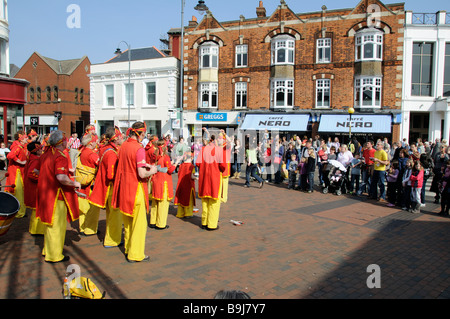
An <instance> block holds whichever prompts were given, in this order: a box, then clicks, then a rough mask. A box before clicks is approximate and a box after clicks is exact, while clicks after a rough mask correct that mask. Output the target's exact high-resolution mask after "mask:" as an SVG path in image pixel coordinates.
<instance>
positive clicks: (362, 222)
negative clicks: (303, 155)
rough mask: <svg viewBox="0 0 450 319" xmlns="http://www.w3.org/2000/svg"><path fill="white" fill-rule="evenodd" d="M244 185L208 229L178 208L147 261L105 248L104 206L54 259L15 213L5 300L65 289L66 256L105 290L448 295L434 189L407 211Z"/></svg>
mask: <svg viewBox="0 0 450 319" xmlns="http://www.w3.org/2000/svg"><path fill="white" fill-rule="evenodd" d="M243 184H244V180H243V179H240V180H235V179H231V180H230V190H229V201H228V203H226V204H223V205H222V208H221V214H220V223H219V225H220V229H219V230H218V231H214V232H209V231H205V230H202V229H201V228H200V214H201V211H200V212H199V213H198V214H195V216H194V218H192V219H187V220H180V219H178V218H176V217H175V214H176V209H175V207H173V206H172V207H171V209H170V212H169V218H168V224H169V225H170V228H169V229H167V230H163V231H159V230H154V229H148V232H147V241H146V253H147V254H148V255H149V256H150V262H146V263H136V264H129V263H127V262H126V260H125V257H124V253H123V249H120V248H117V249H116V248H114V249H105V248H103V246H102V239H103V236H104V229H105V214H104V212H102V213H101V216H100V225H99V230H100V233H99V234H98V235H97V236H93V237H80V236H79V235H78V231H77V225H78V224H77V223H76V222H75V223H73V224H72V225H68V229H67V236H66V245H65V253H66V254H67V255H69V256H70V257H71V259H70V261H69V262H68V263H65V264H63V263H60V264H55V265H52V264H47V263H45V262H44V260H43V258H42V257H41V250H42V245H43V238H42V237H39V236H38V237H33V236H31V235H30V234H29V233H28V218H24V219H16V220H15V221H14V223H13V225H12V228H11V229H10V231H9V232H8V234H6V235H5V236H3V237H0V250H1V252H2V253H1V254H0V298H3V299H6V298H10V299H15V298H18V299H20V298H22V299H29V298H41V299H50V298H56V299H58V298H61V288H62V282H63V279H64V274H65V271H66V267H67V266H68V265H69V264H77V265H79V266H80V268H81V275H82V276H84V277H89V278H91V279H93V280H94V282H95V283H96V284H97V286H98V287H99V288H100V289H101V290H106V292H107V298H108V299H126V298H130V299H158V298H163V299H211V298H213V297H214V295H215V293H216V292H218V291H219V290H221V289H238V290H242V291H245V292H247V293H248V294H249V295H250V296H251V297H252V298H253V299H295V298H306V299H319V298H323V299H325V298H327V299H330V298H356V299H358V298H364V299H365V298H378V299H381V298H430V299H437V298H448V297H450V289H449V287H450V249H449V247H450V219H449V218H444V217H440V216H439V215H437V212H439V207H438V205H436V204H433V203H432V197H428V198H427V199H428V201H427V205H426V207H425V208H423V209H422V213H420V214H411V213H408V212H404V211H402V210H399V208H388V207H386V206H385V205H383V204H381V203H378V202H376V201H373V200H366V199H365V198H359V197H352V196H349V195H342V196H336V195H334V194H322V193H321V192H320V191H315V192H314V193H312V194H308V193H303V192H299V191H294V190H288V189H287V186H286V185H284V184H283V185H273V184H266V185H264V187H263V188H262V189H258V188H257V183H252V184H251V188H244V187H243ZM174 185H176V177H174ZM430 195H431V194H430ZM197 207H199V208H201V202H200V200H199V201H198V202H197ZM230 220H239V221H243V222H244V224H243V225H242V226H235V225H234V224H232V223H231V222H230ZM372 264H376V265H378V266H379V267H380V270H381V277H380V278H381V288H379V289H376V288H375V289H369V288H368V287H367V278H368V277H369V276H370V275H371V273H369V272H367V267H368V266H369V265H372Z"/></svg>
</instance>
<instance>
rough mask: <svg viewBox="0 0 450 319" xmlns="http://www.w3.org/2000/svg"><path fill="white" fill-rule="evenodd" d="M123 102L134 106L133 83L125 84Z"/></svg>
mask: <svg viewBox="0 0 450 319" xmlns="http://www.w3.org/2000/svg"><path fill="white" fill-rule="evenodd" d="M125 104H126V106H127V107H128V105H131V106H134V83H126V84H125Z"/></svg>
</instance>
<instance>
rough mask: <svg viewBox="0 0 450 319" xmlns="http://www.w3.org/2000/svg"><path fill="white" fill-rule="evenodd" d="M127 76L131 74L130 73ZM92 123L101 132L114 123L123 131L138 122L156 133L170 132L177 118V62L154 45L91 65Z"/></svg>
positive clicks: (164, 133)
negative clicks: (129, 55)
mask: <svg viewBox="0 0 450 319" xmlns="http://www.w3.org/2000/svg"><path fill="white" fill-rule="evenodd" d="M129 75H130V76H129ZM89 77H90V82H91V123H94V124H95V125H96V128H97V132H100V134H102V133H103V132H104V131H105V130H106V128H107V127H109V126H113V125H116V126H118V127H120V129H121V130H122V131H123V132H125V131H126V130H127V129H128V127H130V126H131V125H132V124H133V123H135V122H137V121H142V122H145V123H146V124H147V132H148V133H151V134H157V135H158V136H162V135H166V134H171V135H172V136H173V135H174V134H173V128H176V127H177V124H178V123H179V121H178V120H177V116H178V117H179V115H178V113H177V111H176V107H177V103H178V99H179V98H178V83H179V61H178V60H177V59H176V58H174V57H169V56H166V55H165V54H164V53H163V52H161V51H159V50H158V49H156V48H155V47H149V48H141V49H132V50H131V65H130V63H129V58H128V51H125V52H123V53H122V54H121V55H117V56H116V57H115V58H113V59H111V60H109V61H107V62H105V63H102V64H92V65H91V74H90V75H89Z"/></svg>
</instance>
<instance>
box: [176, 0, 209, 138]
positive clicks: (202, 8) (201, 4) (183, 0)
mask: <svg viewBox="0 0 450 319" xmlns="http://www.w3.org/2000/svg"><path fill="white" fill-rule="evenodd" d="M185 4H186V0H181V43H180V47H181V52H180V62H181V65H180V102H179V103H180V137H183V103H184V100H183V99H184V6H185ZM194 9H195V10H197V11H198V12H199V13H200V14H203V13H204V12H205V11H208V10H209V8H208V7H207V6H206V5H205V1H203V0H199V1H198V4H197V5H196V6H195V7H194Z"/></svg>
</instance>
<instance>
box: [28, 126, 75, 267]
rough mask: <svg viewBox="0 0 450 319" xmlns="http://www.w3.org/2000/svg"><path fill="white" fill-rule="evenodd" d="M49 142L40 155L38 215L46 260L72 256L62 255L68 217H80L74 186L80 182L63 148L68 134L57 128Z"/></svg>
mask: <svg viewBox="0 0 450 319" xmlns="http://www.w3.org/2000/svg"><path fill="white" fill-rule="evenodd" d="M48 143H49V146H48V148H47V150H46V152H45V153H44V154H43V155H42V156H41V158H40V170H39V180H38V185H37V194H36V198H37V202H36V217H37V218H38V219H39V220H40V221H41V222H42V223H44V225H45V227H44V248H43V250H42V254H43V255H44V256H45V261H46V262H52V263H56V262H60V261H67V260H69V257H68V256H64V255H63V248H64V240H65V236H66V227H67V220H69V222H72V221H74V220H77V219H78V198H77V195H76V193H75V189H76V188H77V189H79V188H80V187H81V185H80V183H78V182H76V181H72V180H71V179H70V177H69V161H70V160H69V158H68V156H67V155H66V154H64V152H63V150H64V149H66V147H67V138H66V137H65V136H64V133H63V132H61V131H59V130H58V131H54V132H52V134H51V135H50V138H49V140H48Z"/></svg>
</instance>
